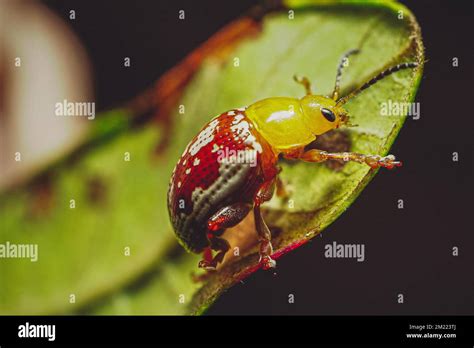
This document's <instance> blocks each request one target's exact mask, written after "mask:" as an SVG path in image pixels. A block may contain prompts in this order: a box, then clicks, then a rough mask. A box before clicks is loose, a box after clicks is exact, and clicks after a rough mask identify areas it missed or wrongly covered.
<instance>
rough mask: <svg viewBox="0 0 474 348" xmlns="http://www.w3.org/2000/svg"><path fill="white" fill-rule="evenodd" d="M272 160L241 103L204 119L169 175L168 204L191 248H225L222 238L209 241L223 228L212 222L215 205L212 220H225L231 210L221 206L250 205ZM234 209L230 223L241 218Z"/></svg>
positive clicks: (270, 174) (272, 171) (273, 171)
mask: <svg viewBox="0 0 474 348" xmlns="http://www.w3.org/2000/svg"><path fill="white" fill-rule="evenodd" d="M237 154H238V155H237ZM276 163H277V156H276V155H275V154H274V153H273V151H272V149H271V147H270V145H269V144H268V143H267V141H266V140H265V139H263V138H262V137H261V135H260V134H259V133H258V132H257V130H256V129H255V127H254V125H253V124H252V122H251V121H250V120H249V119H248V118H247V117H246V116H245V111H244V110H243V109H235V110H231V111H228V112H226V113H223V114H221V115H219V116H218V117H216V118H214V119H213V120H211V121H210V122H209V123H208V124H207V125H205V126H204V127H203V129H202V130H201V131H200V132H199V133H198V135H197V136H196V137H195V138H194V139H193V140H192V141H191V142H190V143H189V144H188V146H187V147H186V149H185V150H184V153H183V155H182V156H181V158H180V159H179V161H178V163H177V164H176V167H175V169H174V171H173V175H172V176H171V181H170V187H169V191H168V209H169V214H170V218H171V222H172V224H173V227H174V230H175V233H176V235H177V236H178V238H179V240H180V242H181V244H182V245H183V246H184V247H185V248H186V249H187V250H190V251H192V252H201V251H203V250H204V249H205V248H206V247H208V246H211V247H213V249H215V250H222V251H224V253H225V251H226V248H228V246H227V245H226V242H223V241H222V240H221V239H218V242H217V243H216V242H214V239H215V238H216V237H218V236H219V235H220V234H222V233H223V231H224V228H219V227H221V226H220V225H219V224H216V225H215V226H214V225H212V224H211V223H210V219H211V218H212V217H213V216H215V214H216V213H218V212H219V211H220V212H221V214H220V215H219V214H218V216H215V217H216V218H217V220H216V222H217V223H220V222H224V224H223V225H222V226H224V225H225V221H227V220H229V218H230V219H232V217H230V216H229V215H230V214H232V213H233V212H234V211H232V210H230V209H226V207H233V206H235V205H237V207H238V209H239V207H244V206H246V207H248V209H250V208H251V207H252V206H253V202H254V199H255V196H256V194H257V192H258V191H259V189H260V187H261V186H262V184H264V183H265V182H268V181H271V180H272V179H273V178H274V177H275V176H276V175H277V173H278V170H277V167H276ZM238 209H237V210H238ZM243 210H245V208H243ZM238 213H239V214H240V215H239V216H238V217H234V221H232V222H231V223H230V225H235V224H237V223H238V222H240V221H241V220H242V219H243V218H244V217H245V215H247V213H248V211H240V210H239V211H238ZM226 219H227V220H226ZM211 220H212V219H211ZM225 227H230V226H229V224H227V225H225ZM213 229H216V230H213ZM208 261H209V260H208ZM209 268H212V267H209Z"/></svg>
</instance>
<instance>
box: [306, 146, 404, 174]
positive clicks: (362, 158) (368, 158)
mask: <svg viewBox="0 0 474 348" xmlns="http://www.w3.org/2000/svg"><path fill="white" fill-rule="evenodd" d="M299 159H301V160H303V161H307V162H324V161H327V160H339V161H354V162H358V163H365V164H367V165H369V166H370V167H371V168H379V167H384V168H388V169H392V168H393V167H401V165H402V162H400V161H395V156H393V155H388V156H385V157H382V156H378V155H364V154H360V153H354V152H336V153H330V152H326V151H321V150H317V149H312V150H308V151H306V152H305V153H303V154H302V155H301V156H300V158H299Z"/></svg>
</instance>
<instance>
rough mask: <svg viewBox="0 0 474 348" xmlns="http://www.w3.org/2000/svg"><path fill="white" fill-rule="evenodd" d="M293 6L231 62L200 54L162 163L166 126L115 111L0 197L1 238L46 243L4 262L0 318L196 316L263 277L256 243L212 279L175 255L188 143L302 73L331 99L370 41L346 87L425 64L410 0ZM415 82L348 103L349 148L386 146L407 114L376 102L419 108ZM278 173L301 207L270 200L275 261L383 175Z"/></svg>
mask: <svg viewBox="0 0 474 348" xmlns="http://www.w3.org/2000/svg"><path fill="white" fill-rule="evenodd" d="M288 5H289V7H291V8H292V9H294V10H295V17H294V19H289V18H288V12H286V11H282V12H280V13H272V14H268V15H266V16H265V17H264V18H263V21H262V31H261V33H259V35H257V36H255V37H249V38H248V39H246V40H243V41H242V42H241V43H240V44H239V45H238V46H237V47H236V48H235V49H234V50H233V52H232V53H231V54H230V56H229V57H228V59H227V61H226V62H222V60H221V59H217V58H215V57H212V56H210V57H209V59H205V60H204V62H203V64H202V66H201V68H200V69H199V71H198V72H197V74H196V75H195V76H194V78H193V79H192V80H191V82H190V83H189V84H188V85H187V86H186V88H185V90H184V94H183V96H182V98H181V100H180V101H179V104H183V105H185V107H186V112H185V114H184V115H181V114H178V113H177V112H176V114H173V115H171V116H172V117H173V119H174V120H175V122H174V125H173V129H172V130H171V132H172V134H173V137H172V143H171V144H170V146H169V148H168V149H167V152H166V157H165V158H162V159H156V158H154V157H153V156H152V154H153V150H154V148H155V146H156V144H157V142H158V141H159V140H160V139H161V138H162V132H161V131H160V129H158V128H156V127H152V126H147V127H142V128H137V129H130V127H128V122H127V121H126V118H127V116H128V115H126V114H125V115H124V112H123V111H120V110H118V111H117V112H112V113H110V114H109V115H107V117H105V118H102V119H103V121H101V122H100V126H97V127H96V128H94V132H92V133H91V136H90V140H89V141H90V142H89V146H88V151H84V152H83V153H79V155H77V159H76V160H75V161H73V162H72V163H69V162H67V163H66V162H65V163H63V164H62V165H57V166H55V167H52V169H50V170H49V171H47V172H46V174H44V175H43V176H42V178H43V180H42V181H39V182H40V184H32V185H31V184H30V185H26V186H24V187H22V188H19V189H17V190H15V191H12V192H8V193H6V194H3V195H2V196H0V221H1V225H0V226H1V229H0V244H1V243H5V242H6V241H9V242H10V243H32V244H38V247H39V258H38V261H37V262H30V261H29V260H27V259H21V260H20V259H0V314H43V313H44V314H52V313H77V312H80V313H98V314H184V313H193V314H197V313H202V312H203V311H205V309H206V308H207V307H208V306H209V305H211V304H212V302H213V301H214V300H215V299H216V298H217V297H218V296H219V295H220V294H221V293H222V292H223V291H224V290H225V289H227V288H228V287H230V286H232V285H233V284H235V283H236V282H238V281H239V280H240V279H242V278H243V277H245V276H247V275H248V274H250V273H252V272H254V271H256V270H257V269H258V267H256V266H255V265H256V261H257V259H258V256H257V254H256V252H255V249H249V250H247V251H246V253H244V254H242V255H241V256H242V257H240V258H238V259H237V260H236V261H234V262H229V263H227V264H226V265H224V267H223V268H222V269H221V270H220V271H219V272H218V273H217V274H215V275H213V276H211V277H209V279H208V280H206V282H205V283H203V284H196V283H194V282H193V281H192V279H191V276H190V275H191V273H192V272H198V270H197V266H196V265H197V261H198V260H199V256H197V255H191V254H184V253H182V251H181V249H180V248H179V247H178V249H176V248H177V243H176V239H175V237H174V235H173V233H172V230H171V227H170V223H169V220H168V215H167V208H166V191H167V188H168V180H169V176H170V173H171V171H172V169H173V166H174V164H175V162H176V160H177V159H178V158H179V156H180V155H181V153H182V151H183V149H184V148H185V146H186V145H187V143H188V142H189V141H190V139H191V138H192V137H193V136H194V135H195V134H196V133H197V131H198V130H199V129H200V128H201V127H202V125H204V124H205V123H206V122H208V121H209V120H210V119H211V117H213V116H214V115H216V114H220V113H222V112H223V111H226V110H228V109H231V108H236V107H240V106H243V105H248V104H250V103H252V102H254V101H256V100H258V99H262V98H266V97H270V96H293V97H299V96H302V94H303V90H302V88H301V86H299V85H297V84H295V83H294V82H293V81H292V76H293V75H294V74H300V75H306V76H307V77H308V78H310V80H311V81H313V84H314V86H315V87H316V93H321V94H328V93H330V91H331V89H332V87H333V84H334V77H335V70H336V67H337V64H338V61H339V59H340V56H341V55H342V53H344V52H345V51H347V50H348V49H351V48H355V47H357V46H358V45H359V43H360V42H361V40H362V38H363V37H365V36H366V35H367V36H366V39H365V41H363V46H362V52H361V54H359V55H358V56H357V57H354V58H353V59H351V64H350V67H348V68H347V69H346V70H345V72H344V76H343V80H342V83H343V86H345V88H344V91H345V92H347V91H348V90H350V89H351V88H353V87H354V86H356V85H359V84H360V83H361V82H363V81H364V80H366V79H367V78H369V77H371V76H372V75H373V74H374V73H375V72H377V71H379V70H380V69H382V68H383V67H384V66H386V65H388V64H390V63H394V62H395V61H396V62H399V61H400V60H414V59H415V60H417V61H418V62H420V63H422V62H423V59H424V58H423V52H422V44H421V41H420V40H421V38H420V37H419V33H418V31H417V26H416V22H415V20H414V18H413V16H412V14H411V13H410V12H409V11H408V10H407V9H406V8H404V7H403V6H402V5H399V4H396V3H379V2H377V3H365V4H363V3H348V4H334V5H333V4H330V3H328V4H326V5H324V6H314V5H313V2H311V1H303V2H301V1H289V2H288ZM399 11H402V13H403V19H399V18H398V17H399ZM413 35H415V37H416V40H415V44H414V45H413V44H411V40H410V37H411V36H413ZM235 58H238V62H239V66H235V65H234V63H235ZM421 74H422V67H420V69H418V70H417V71H401V72H398V73H396V74H395V75H393V76H391V77H389V78H387V79H386V80H383V81H381V82H380V83H378V84H377V85H376V86H374V87H373V88H370V89H368V90H367V91H365V92H364V93H363V94H361V95H360V96H359V97H358V98H356V99H354V100H352V101H350V102H349V103H348V104H347V109H348V110H349V112H350V113H351V115H352V118H351V122H352V123H356V124H358V125H359V126H358V127H357V128H350V129H349V130H348V135H349V138H350V142H351V144H352V146H351V149H350V150H351V151H357V152H362V153H369V154H380V155H384V154H386V153H387V152H388V150H389V148H390V146H391V144H392V143H393V141H394V140H395V137H396V135H397V133H398V131H399V130H400V128H401V127H402V125H403V122H404V120H405V118H404V117H395V116H393V117H389V116H387V117H381V116H379V115H380V103H381V102H383V101H386V100H389V99H390V100H392V101H399V102H400V101H401V102H403V101H408V102H410V101H412V100H413V99H414V95H415V92H416V89H417V87H418V84H419V82H420V79H421ZM99 119H101V117H98V120H99ZM168 132H169V130H168ZM104 140H108V141H104ZM125 152H129V153H130V154H131V160H130V161H129V162H127V161H124V153H125ZM282 167H283V172H282V178H283V180H284V181H285V182H287V183H288V184H289V187H291V191H292V196H291V198H292V199H293V201H294V207H293V208H289V206H288V205H287V204H285V203H284V202H282V201H280V200H279V199H278V198H275V199H273V200H272V201H271V202H269V203H268V204H267V205H266V206H265V207H266V215H265V219H266V221H267V222H268V223H269V225H271V226H272V227H273V228H275V229H278V230H280V231H281V232H280V233H279V234H278V235H276V236H275V238H274V240H273V244H274V246H275V248H276V250H277V255H276V256H282V255H284V254H285V253H286V252H288V251H290V250H292V249H294V248H296V247H297V246H299V245H300V244H301V243H304V242H306V241H307V240H309V239H311V238H313V237H314V236H315V235H317V234H318V233H319V232H320V231H322V230H323V229H324V228H325V227H326V226H328V225H329V224H330V223H331V222H332V221H334V220H335V219H336V218H337V217H338V216H339V215H340V214H341V213H342V212H343V211H345V210H346V209H347V208H348V207H349V205H350V204H351V203H352V201H353V200H354V199H355V198H356V197H357V195H358V194H359V193H360V192H361V190H362V189H363V188H364V186H365V185H366V184H367V183H368V182H369V181H370V179H371V178H372V177H373V175H374V174H375V172H374V171H370V170H369V169H368V168H367V167H366V166H362V165H358V164H354V163H349V164H347V165H345V166H344V167H343V169H342V170H341V171H334V170H333V169H330V168H329V167H327V166H326V165H320V164H306V163H302V162H301V163H300V162H298V163H282ZM400 170H403V169H400ZM45 177H46V178H47V180H46V184H45V180H44V178H45ZM70 199H75V204H76V207H75V208H74V209H70ZM38 207H39V208H38ZM45 207H46V208H45ZM127 247H129V248H130V255H129V256H127V255H126V254H125V248H127ZM72 294H73V295H74V296H75V302H74V303H71V301H70V299H71V297H70V296H71V295H72Z"/></svg>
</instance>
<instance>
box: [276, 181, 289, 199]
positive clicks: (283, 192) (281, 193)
mask: <svg viewBox="0 0 474 348" xmlns="http://www.w3.org/2000/svg"><path fill="white" fill-rule="evenodd" d="M276 195H277V196H278V197H280V198H282V199H283V200H287V199H288V197H290V194H289V193H288V190H287V189H286V187H285V184H284V183H283V181H282V180H281V179H280V177H279V176H277V177H276Z"/></svg>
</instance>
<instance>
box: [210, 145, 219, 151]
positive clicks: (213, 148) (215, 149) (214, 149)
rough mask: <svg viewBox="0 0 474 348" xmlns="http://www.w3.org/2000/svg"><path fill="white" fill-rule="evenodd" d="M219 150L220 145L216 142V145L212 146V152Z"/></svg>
mask: <svg viewBox="0 0 474 348" xmlns="http://www.w3.org/2000/svg"><path fill="white" fill-rule="evenodd" d="M217 151H219V146H218V145H217V144H214V146H213V147H212V150H211V153H214V152H217Z"/></svg>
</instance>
